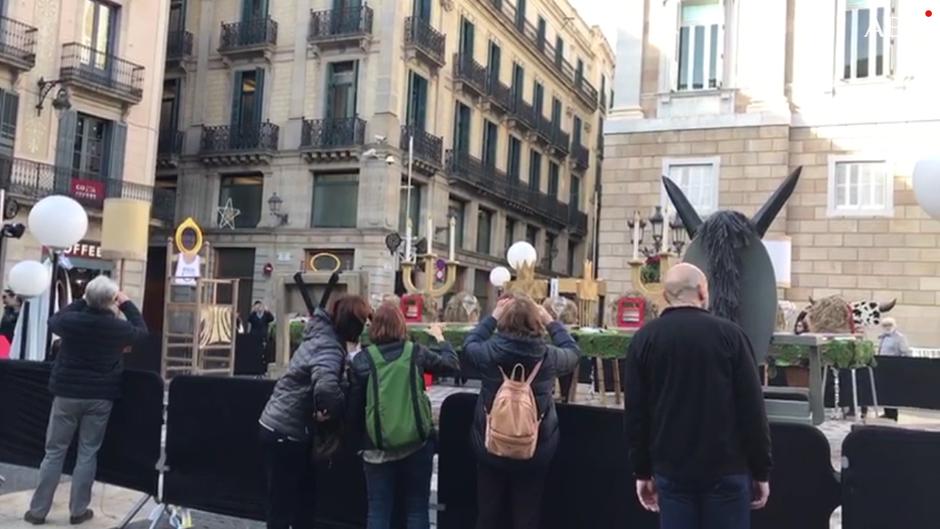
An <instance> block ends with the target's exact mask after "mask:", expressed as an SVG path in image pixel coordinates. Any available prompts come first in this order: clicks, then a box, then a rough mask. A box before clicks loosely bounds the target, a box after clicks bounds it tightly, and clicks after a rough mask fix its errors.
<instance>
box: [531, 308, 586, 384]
mask: <svg viewBox="0 0 940 529" xmlns="http://www.w3.org/2000/svg"><path fill="white" fill-rule="evenodd" d="M540 308H541V307H540ZM542 310H545V309H542ZM546 328H547V329H548V335H549V336H550V337H551V339H552V345H551V346H549V347H548V351H547V352H548V357H549V359H550V362H551V363H552V365H554V366H555V370H556V371H557V374H558V375H559V376H565V375H569V374H571V373H573V372H574V370H575V368H577V367H578V362H579V361H580V360H581V348H580V347H578V343H577V342H575V341H574V338H572V337H571V334H570V333H569V332H568V329H566V328H565V326H564V324H563V323H561V322H560V321H551V322H549V323H548V325H546Z"/></svg>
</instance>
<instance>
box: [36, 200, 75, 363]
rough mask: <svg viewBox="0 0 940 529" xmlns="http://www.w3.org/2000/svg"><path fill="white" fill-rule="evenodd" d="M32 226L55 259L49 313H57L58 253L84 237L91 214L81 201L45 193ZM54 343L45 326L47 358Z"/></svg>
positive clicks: (52, 258) (41, 242)
mask: <svg viewBox="0 0 940 529" xmlns="http://www.w3.org/2000/svg"><path fill="white" fill-rule="evenodd" d="M29 230H30V231H31V232H32V234H33V236H34V237H36V240H38V241H39V244H41V245H43V246H44V247H46V248H48V249H49V253H50V254H51V261H52V278H51V280H50V281H51V290H50V291H49V317H50V318H51V317H52V315H53V314H55V302H56V288H55V281H56V275H57V274H58V271H59V270H58V268H59V254H60V253H61V252H62V251H63V250H66V249H68V248H71V247H72V246H74V245H75V244H76V243H78V242H79V241H81V240H82V238H83V237H84V236H85V232H87V231H88V214H87V213H85V209H84V208H82V206H81V204H79V203H78V202H76V201H75V200H72V199H71V198H69V197H67V196H63V195H53V196H51V197H46V198H44V199H42V200H40V201H39V202H37V203H36V205H35V206H33V209H32V210H31V211H30V212H29ZM51 346H52V332H51V330H49V328H48V327H47V328H46V359H48V358H49V353H50V351H51Z"/></svg>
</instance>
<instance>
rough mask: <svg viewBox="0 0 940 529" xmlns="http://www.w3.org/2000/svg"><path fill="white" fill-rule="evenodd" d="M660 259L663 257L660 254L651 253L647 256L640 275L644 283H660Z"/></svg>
mask: <svg viewBox="0 0 940 529" xmlns="http://www.w3.org/2000/svg"><path fill="white" fill-rule="evenodd" d="M660 261H662V258H661V257H660V256H659V255H651V256H649V257H647V258H646V262H645V263H644V264H643V268H641V269H640V275H641V277H642V278H643V282H644V283H647V284H650V283H659V276H660V273H659V272H660Z"/></svg>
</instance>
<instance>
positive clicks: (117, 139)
mask: <svg viewBox="0 0 940 529" xmlns="http://www.w3.org/2000/svg"><path fill="white" fill-rule="evenodd" d="M126 143H127V125H125V124H123V123H117V122H112V123H111V145H110V149H109V151H108V172H107V177H108V179H110V180H124V145H125V144H126Z"/></svg>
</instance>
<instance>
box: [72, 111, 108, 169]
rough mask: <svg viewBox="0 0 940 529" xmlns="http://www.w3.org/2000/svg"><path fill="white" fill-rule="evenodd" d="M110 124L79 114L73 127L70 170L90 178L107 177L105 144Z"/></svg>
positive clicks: (106, 150)
mask: <svg viewBox="0 0 940 529" xmlns="http://www.w3.org/2000/svg"><path fill="white" fill-rule="evenodd" d="M110 129H111V122H110V121H106V120H103V119H99V118H96V117H94V116H89V115H87V114H79V115H78V121H77V123H76V126H75V146H74V148H73V152H72V169H74V170H75V171H76V172H80V173H86V174H88V175H90V176H99V177H104V176H107V168H108V161H107V152H108V149H107V142H108V133H109V131H110Z"/></svg>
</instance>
